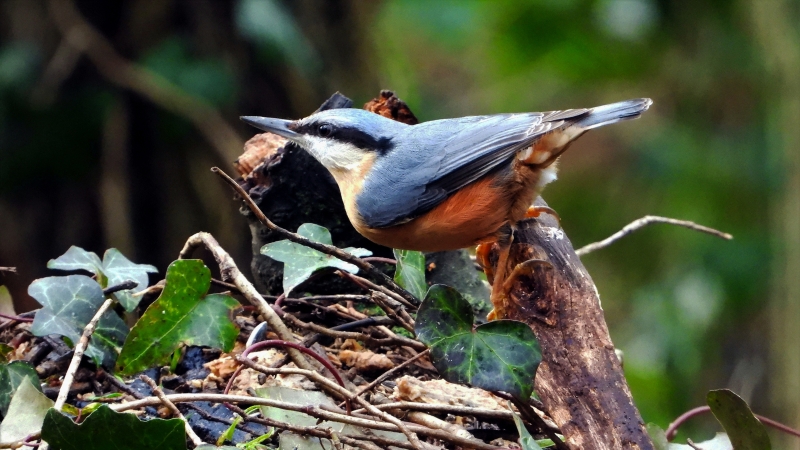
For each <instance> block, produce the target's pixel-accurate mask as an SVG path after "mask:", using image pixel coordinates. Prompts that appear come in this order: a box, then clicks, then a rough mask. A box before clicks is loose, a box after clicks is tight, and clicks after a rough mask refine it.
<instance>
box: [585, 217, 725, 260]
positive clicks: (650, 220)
mask: <svg viewBox="0 0 800 450" xmlns="http://www.w3.org/2000/svg"><path fill="white" fill-rule="evenodd" d="M654 223H667V224H670V225H677V226H679V227H684V228H688V229H690V230H694V231H699V232H701V233H707V234H710V235H712V236H716V237H718V238H722V239H727V240H731V239H733V236H731V235H730V234H728V233H723V232H722V231H719V230H715V229H713V228H709V227H706V226H703V225H698V224H696V223H694V222H690V221H688V220H679V219H671V218H669V217H661V216H644V217H642V218H641V219H636V220H634V221H633V222H631V223H629V224H627V225H625V226H624V227H622V229H621V230H619V231H617V232H616V233H614V234H612V235H611V236H609V237H607V238H605V239H603V240H602V241H598V242H594V243H591V244H589V245H585V246H583V247H581V248H579V249H578V250H575V254H577V255H578V256H583V255H586V254H588V253H591V252H593V251H596V250H600V249H602V248H606V247H608V246H609V245H611V244H613V243H614V242H616V241H618V240H620V239H622V238H624V237H625V236H627V235H629V234H631V233H633V232H634V231H636V230H638V229H640V228H644V227H646V226H647V225H650V224H654Z"/></svg>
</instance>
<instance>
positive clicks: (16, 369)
mask: <svg viewBox="0 0 800 450" xmlns="http://www.w3.org/2000/svg"><path fill="white" fill-rule="evenodd" d="M24 380H30V382H31V383H33V385H34V386H36V387H37V388H38V389H39V392H41V391H42V387H41V386H39V375H38V374H37V373H36V369H34V368H33V366H31V365H30V364H28V363H26V362H24V361H13V362H10V363H8V364H3V365H2V366H0V413H2V415H3V416H5V415H6V413H7V412H8V405H9V403H11V397H12V396H13V395H14V392H16V391H17V389H18V388H19V386H20V385H21V384H22V382H23V381H24Z"/></svg>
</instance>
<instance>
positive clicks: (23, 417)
mask: <svg viewBox="0 0 800 450" xmlns="http://www.w3.org/2000/svg"><path fill="white" fill-rule="evenodd" d="M38 385H39V380H38V379H37V380H36V384H33V383H30V382H28V381H25V382H24V383H22V384H20V385H19V388H18V389H17V392H16V393H15V394H14V397H13V398H12V399H11V404H10V405H9V406H8V414H7V415H6V416H5V418H3V422H0V443H3V444H7V443H10V442H14V441H18V440H20V439H25V437H26V436H28V435H29V434H33V433H36V432H38V431H39V430H40V429H42V421H43V420H44V417H45V413H46V412H47V410H48V409H50V408H51V407H52V406H53V401H52V400H50V399H49V398H47V397H45V395H44V394H42V393H41V392H40V391H39V390H37V388H38Z"/></svg>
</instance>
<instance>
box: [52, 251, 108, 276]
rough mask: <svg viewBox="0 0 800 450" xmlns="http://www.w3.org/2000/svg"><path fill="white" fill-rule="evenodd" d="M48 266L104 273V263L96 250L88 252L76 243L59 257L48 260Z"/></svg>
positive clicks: (95, 273)
mask: <svg viewBox="0 0 800 450" xmlns="http://www.w3.org/2000/svg"><path fill="white" fill-rule="evenodd" d="M47 268H48V269H57V270H67V271H74V270H85V271H87V272H89V273H92V274H94V275H101V274H102V273H103V263H102V261H100V257H99V256H97V254H96V253H94V252H87V251H86V250H84V249H82V248H80V247H77V246H75V245H73V246H72V247H70V248H69V249H68V250H67V252H66V253H64V254H63V255H61V256H59V257H58V258H56V259H51V260H50V261H48V262H47Z"/></svg>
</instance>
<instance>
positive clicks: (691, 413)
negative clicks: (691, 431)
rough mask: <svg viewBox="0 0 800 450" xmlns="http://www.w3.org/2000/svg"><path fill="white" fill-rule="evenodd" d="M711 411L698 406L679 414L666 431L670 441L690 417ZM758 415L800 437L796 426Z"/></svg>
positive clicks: (706, 407) (770, 423) (781, 429)
mask: <svg viewBox="0 0 800 450" xmlns="http://www.w3.org/2000/svg"><path fill="white" fill-rule="evenodd" d="M709 412H711V408H709V407H708V406H698V407H697V408H693V409H690V410H689V411H686V412H685V413H683V414H681V415H680V416H678V418H677V419H675V420H673V421H672V423H671V424H669V426H668V427H667V431H666V432H665V433H664V434H665V435H666V436H667V440H668V441H672V440H673V439H675V434H677V433H678V428H680V427H681V425H683V424H684V423H686V422H687V421H688V420H689V419H691V418H692V417H695V416H699V415H702V414H705V413H709ZM753 415H754V416H756V419H758V420H759V421H761V423H763V424H764V425H767V426H770V427H772V428H775V429H776V430H780V431H782V432H784V433H786V434H789V435H792V436H794V437H798V438H800V430H795V429H794V428H792V427H790V426H787V425H784V424H782V423H780V422H778V421H775V420H772V419H770V418H769V417H764V416H762V415H760V414H755V413H754V414H753Z"/></svg>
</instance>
